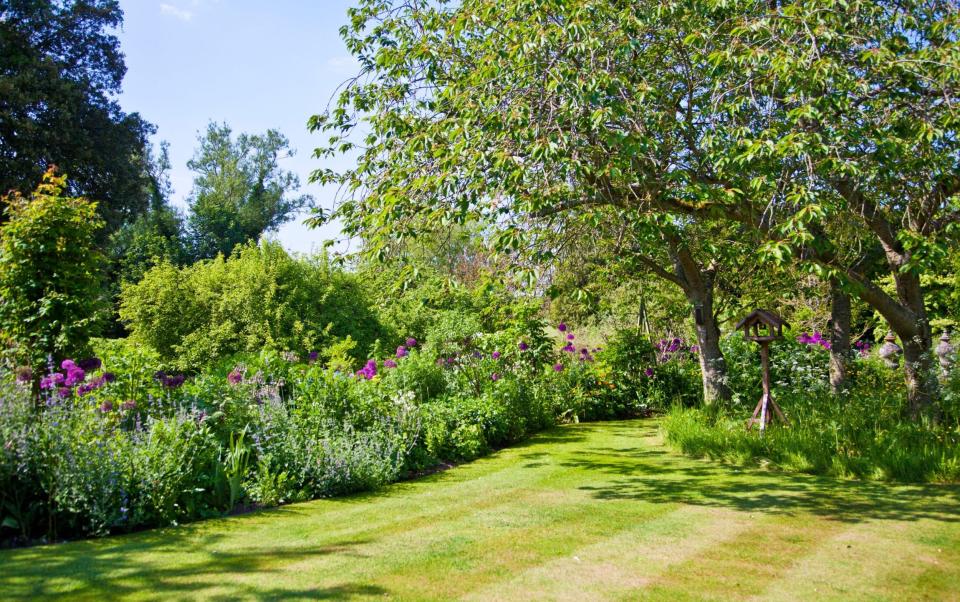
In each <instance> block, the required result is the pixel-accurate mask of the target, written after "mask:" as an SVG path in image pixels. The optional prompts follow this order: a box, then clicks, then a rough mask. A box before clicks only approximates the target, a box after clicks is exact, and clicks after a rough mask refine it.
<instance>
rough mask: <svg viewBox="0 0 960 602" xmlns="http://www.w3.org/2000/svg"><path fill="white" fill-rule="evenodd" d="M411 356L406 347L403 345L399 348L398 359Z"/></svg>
mask: <svg viewBox="0 0 960 602" xmlns="http://www.w3.org/2000/svg"><path fill="white" fill-rule="evenodd" d="M409 354H410V352H409V351H407V348H406V347H404V346H403V345H400V346H399V347H397V357H398V358H400V357H407V355H409Z"/></svg>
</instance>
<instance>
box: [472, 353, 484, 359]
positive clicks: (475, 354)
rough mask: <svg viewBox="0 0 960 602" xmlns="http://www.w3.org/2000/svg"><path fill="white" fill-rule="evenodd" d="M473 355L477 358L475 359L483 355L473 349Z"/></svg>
mask: <svg viewBox="0 0 960 602" xmlns="http://www.w3.org/2000/svg"><path fill="white" fill-rule="evenodd" d="M473 357H475V358H477V359H480V358H481V357H483V354H482V353H480V352H479V351H474V352H473Z"/></svg>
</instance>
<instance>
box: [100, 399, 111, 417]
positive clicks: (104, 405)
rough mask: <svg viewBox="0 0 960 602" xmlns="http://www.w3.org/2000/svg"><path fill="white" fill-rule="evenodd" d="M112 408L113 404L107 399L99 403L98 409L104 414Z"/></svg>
mask: <svg viewBox="0 0 960 602" xmlns="http://www.w3.org/2000/svg"><path fill="white" fill-rule="evenodd" d="M112 409H113V404H112V403H111V402H110V401H109V400H107V401H105V402H103V403H101V404H100V411H101V412H103V413H104V414H106V413H107V412H109V411H110V410H112Z"/></svg>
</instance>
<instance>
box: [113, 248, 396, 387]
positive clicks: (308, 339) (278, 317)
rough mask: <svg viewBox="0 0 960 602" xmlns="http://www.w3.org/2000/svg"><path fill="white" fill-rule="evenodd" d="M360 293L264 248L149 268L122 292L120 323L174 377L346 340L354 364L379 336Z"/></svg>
mask: <svg viewBox="0 0 960 602" xmlns="http://www.w3.org/2000/svg"><path fill="white" fill-rule="evenodd" d="M362 292H363V291H362V288H361V287H360V285H359V283H358V282H357V280H356V278H355V277H354V276H352V275H350V274H347V273H344V272H340V271H337V270H335V269H334V268H332V267H331V266H330V265H329V263H328V262H327V261H326V259H325V258H322V257H321V258H316V259H296V258H293V257H291V256H290V255H289V254H287V252H286V251H284V250H283V248H282V247H281V246H280V245H279V244H276V243H270V242H264V243H262V244H260V245H254V244H250V245H247V246H245V247H240V248H238V251H237V252H235V253H234V255H232V256H231V257H230V258H229V259H224V258H223V257H222V256H220V257H217V258H216V259H212V260H209V261H202V262H199V263H196V264H194V265H192V266H189V267H184V268H178V267H176V266H174V265H172V264H170V263H163V264H161V265H158V266H156V267H154V268H153V269H151V270H150V271H148V272H147V273H146V275H145V276H144V278H143V280H141V281H140V282H138V283H136V284H126V285H124V287H123V292H122V295H121V303H120V317H121V319H122V320H123V321H124V323H125V324H126V325H127V327H128V328H129V329H130V332H131V336H132V338H133V339H134V340H136V341H137V342H140V343H143V344H146V345H149V346H150V347H152V348H153V349H155V350H156V351H157V352H158V353H160V356H161V358H162V359H163V360H164V361H166V362H170V363H175V364H176V365H177V367H179V368H180V369H187V368H198V367H201V366H202V365H204V364H205V363H207V362H209V361H210V360H212V359H215V358H221V357H225V356H229V355H231V354H233V353H237V352H241V351H245V352H260V351H261V350H273V351H278V352H280V351H288V352H294V353H297V354H301V355H305V354H307V353H309V352H311V351H314V350H316V349H320V348H322V347H323V346H325V345H329V344H331V343H333V342H335V341H337V340H339V339H343V338H346V337H347V336H350V337H352V339H353V340H354V341H356V342H357V349H356V350H355V352H354V357H355V358H356V359H360V358H361V356H363V355H365V354H366V352H367V351H368V350H369V349H370V348H371V347H372V345H373V343H374V341H375V340H376V339H378V338H381V337H382V336H384V334H385V330H384V329H383V327H382V326H381V325H380V322H379V321H378V319H377V318H376V316H375V314H374V313H373V311H372V310H371V309H370V308H369V307H368V305H367V303H366V301H365V300H364V297H363V294H362Z"/></svg>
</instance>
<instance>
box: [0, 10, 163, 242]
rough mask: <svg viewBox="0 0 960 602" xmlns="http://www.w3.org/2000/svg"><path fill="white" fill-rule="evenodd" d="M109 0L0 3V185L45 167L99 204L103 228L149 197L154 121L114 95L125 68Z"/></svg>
mask: <svg viewBox="0 0 960 602" xmlns="http://www.w3.org/2000/svg"><path fill="white" fill-rule="evenodd" d="M122 22H123V13H122V11H121V9H120V6H119V3H118V2H117V1H116V0H0V191H3V192H6V191H7V190H18V191H20V192H23V193H26V192H28V191H29V190H32V189H33V188H34V186H36V184H37V182H39V181H40V178H41V176H42V174H43V173H44V172H45V171H46V170H47V168H48V166H50V165H57V166H58V167H59V168H60V169H61V170H62V172H63V173H67V174H69V176H70V180H69V183H68V185H69V187H70V188H69V190H70V193H71V194H75V195H83V196H86V197H88V198H93V199H96V200H97V201H98V207H99V212H100V215H101V216H102V217H103V219H104V220H105V222H106V229H105V230H104V232H103V234H104V235H105V234H109V232H112V231H113V230H116V229H117V228H118V227H120V225H122V224H123V223H125V222H127V221H130V220H131V219H133V218H134V217H135V216H136V215H138V214H139V213H141V212H142V211H143V210H144V209H146V206H147V204H148V202H149V201H148V193H147V192H146V189H147V188H148V184H149V182H148V178H147V173H146V172H147V169H146V165H145V156H144V148H145V145H146V140H147V137H148V136H149V135H151V134H152V133H153V132H154V127H153V126H152V125H150V124H149V123H147V122H146V121H144V120H143V119H142V118H141V117H140V116H139V115H138V114H136V113H125V112H124V111H123V110H121V108H120V105H119V104H118V103H117V101H116V95H117V94H118V93H119V92H120V85H121V82H122V80H123V76H124V74H125V72H126V67H125V66H124V61H123V54H122V53H121V52H120V44H119V40H118V39H117V37H116V36H115V35H114V34H113V33H112V32H113V31H114V30H115V29H116V28H118V27H119V26H120V25H121V24H122Z"/></svg>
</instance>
